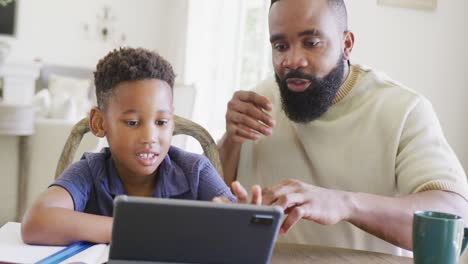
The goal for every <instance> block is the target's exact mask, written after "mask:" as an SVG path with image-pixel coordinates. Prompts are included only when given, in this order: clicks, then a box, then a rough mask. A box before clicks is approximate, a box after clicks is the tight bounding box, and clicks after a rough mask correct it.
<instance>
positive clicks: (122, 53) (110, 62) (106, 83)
mask: <svg viewBox="0 0 468 264" xmlns="http://www.w3.org/2000/svg"><path fill="white" fill-rule="evenodd" d="M174 78H175V74H174V71H173V69H172V66H171V64H170V63H169V62H167V61H166V60H165V59H164V58H163V57H161V56H160V55H159V54H157V53H156V52H151V51H149V50H146V49H143V48H119V49H115V50H113V51H111V52H109V53H108V54H107V55H106V56H105V57H104V58H102V59H101V60H99V62H98V64H97V66H96V71H95V72H94V85H95V86H96V98H97V104H98V107H99V108H101V109H105V108H106V107H107V99H108V98H109V97H110V96H111V95H112V92H113V89H114V87H115V86H117V85H118V84H119V83H121V82H126V81H138V80H144V79H159V80H162V81H165V82H167V83H168V84H169V86H170V87H171V89H172V88H173V87H174Z"/></svg>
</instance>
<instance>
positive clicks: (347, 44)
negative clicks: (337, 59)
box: [343, 31, 354, 60]
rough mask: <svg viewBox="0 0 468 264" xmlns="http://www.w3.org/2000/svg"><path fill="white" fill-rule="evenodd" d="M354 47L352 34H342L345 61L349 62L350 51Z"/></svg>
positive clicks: (348, 32) (347, 32) (349, 32)
mask: <svg viewBox="0 0 468 264" xmlns="http://www.w3.org/2000/svg"><path fill="white" fill-rule="evenodd" d="M353 47H354V34H353V32H351V31H346V32H345V33H344V50H343V57H344V59H345V60H349V58H350V57H351V51H352V50H353Z"/></svg>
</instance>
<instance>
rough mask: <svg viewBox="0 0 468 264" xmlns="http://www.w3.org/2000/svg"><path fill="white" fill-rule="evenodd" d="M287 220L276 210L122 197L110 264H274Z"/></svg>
mask: <svg viewBox="0 0 468 264" xmlns="http://www.w3.org/2000/svg"><path fill="white" fill-rule="evenodd" d="M282 216H283V210H282V209H281V208H280V207H273V206H259V205H250V204H220V203H214V202H207V201H193V200H176V199H162V198H146V197H130V196H125V195H123V196H118V197H116V198H115V200H114V220H113V221H114V222H113V226H112V241H111V245H110V253H109V263H125V262H124V261H129V262H127V263H139V262H140V263H151V262H153V263H269V260H270V257H271V254H272V250H273V245H274V242H275V239H276V236H277V234H278V230H279V227H280V224H281V220H282ZM130 261H131V262H130Z"/></svg>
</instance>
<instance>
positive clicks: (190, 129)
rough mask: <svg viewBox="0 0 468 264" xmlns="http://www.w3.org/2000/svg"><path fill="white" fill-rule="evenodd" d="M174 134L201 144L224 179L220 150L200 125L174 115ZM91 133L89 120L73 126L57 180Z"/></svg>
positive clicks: (86, 119) (63, 152) (60, 161)
mask: <svg viewBox="0 0 468 264" xmlns="http://www.w3.org/2000/svg"><path fill="white" fill-rule="evenodd" d="M174 122H175V127H174V133H173V135H181V134H182V135H189V136H192V137H194V138H195V139H196V140H198V142H200V145H201V147H202V148H203V152H204V153H203V154H204V155H205V156H206V157H207V158H208V159H209V160H210V161H211V164H213V166H214V168H215V169H216V171H217V172H218V174H219V175H220V176H221V177H223V169H222V167H221V162H220V159H219V153H218V148H217V146H216V143H215V141H214V140H213V138H212V137H211V135H210V134H209V133H208V131H206V129H204V128H203V127H202V126H200V125H199V124H197V123H195V122H192V121H190V120H188V119H185V118H182V117H180V116H177V115H174ZM88 132H89V119H88V117H85V118H83V119H82V120H81V121H79V122H78V123H76V125H75V126H73V128H72V131H71V132H70V135H69V136H68V139H67V141H66V143H65V146H64V147H63V150H62V154H61V155H60V160H59V162H58V164H57V169H56V170H55V179H57V178H58V177H59V176H60V175H61V174H62V172H63V171H64V170H65V169H66V168H67V167H68V166H69V165H70V164H71V163H72V161H73V157H74V156H75V152H76V149H77V148H78V146H79V144H80V142H81V139H82V138H83V136H84V134H86V133H88Z"/></svg>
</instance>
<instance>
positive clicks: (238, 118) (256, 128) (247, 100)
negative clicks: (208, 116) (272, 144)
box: [226, 91, 275, 143]
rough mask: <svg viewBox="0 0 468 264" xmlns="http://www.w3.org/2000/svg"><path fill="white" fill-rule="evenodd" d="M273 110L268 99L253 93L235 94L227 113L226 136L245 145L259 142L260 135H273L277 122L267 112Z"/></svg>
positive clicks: (240, 92) (241, 92)
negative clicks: (254, 141) (246, 142)
mask: <svg viewBox="0 0 468 264" xmlns="http://www.w3.org/2000/svg"><path fill="white" fill-rule="evenodd" d="M271 110H272V105H271V102H270V100H269V99H268V98H267V97H265V96H261V95H259V94H257V93H255V92H251V91H237V92H235V93H234V96H233V97H232V99H231V100H230V101H229V103H228V108H227V112H226V136H227V137H229V138H230V139H231V140H232V141H234V142H237V143H243V142H244V141H246V140H257V139H258V138H259V137H260V135H265V136H269V135H271V133H272V128H273V127H274V126H275V121H274V120H273V119H272V118H271V117H270V116H269V115H268V114H267V113H266V112H265V111H271Z"/></svg>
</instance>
